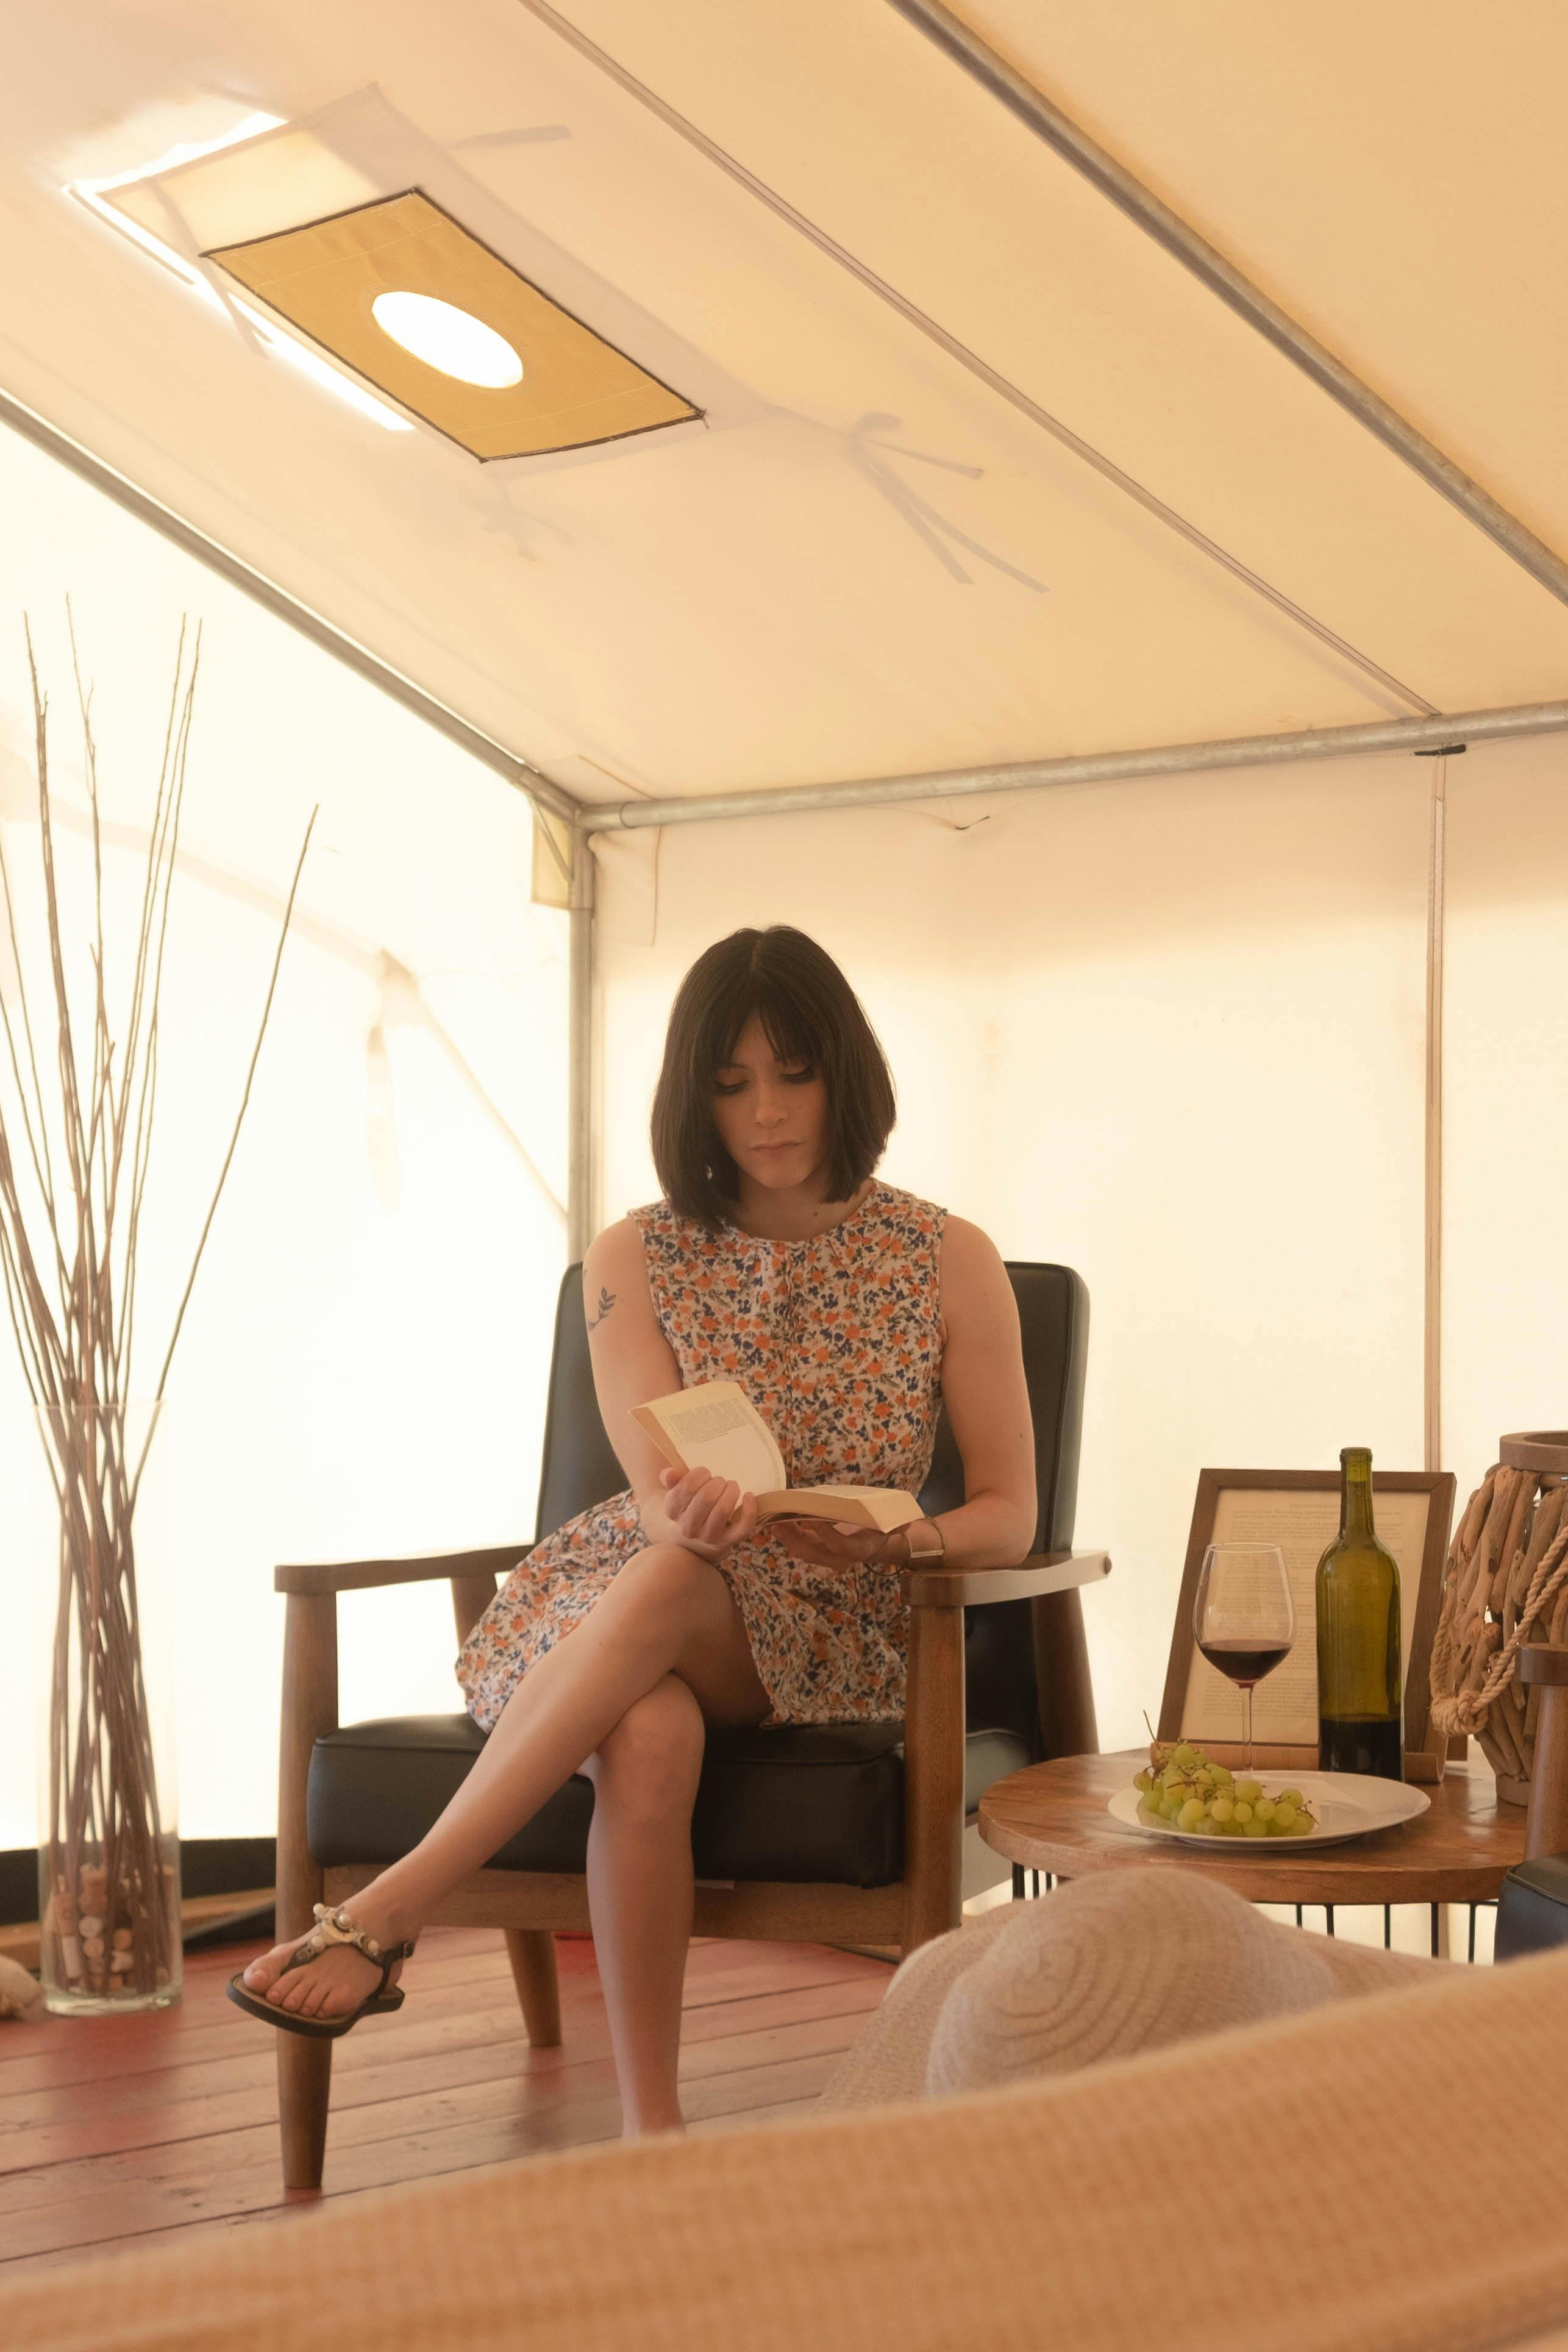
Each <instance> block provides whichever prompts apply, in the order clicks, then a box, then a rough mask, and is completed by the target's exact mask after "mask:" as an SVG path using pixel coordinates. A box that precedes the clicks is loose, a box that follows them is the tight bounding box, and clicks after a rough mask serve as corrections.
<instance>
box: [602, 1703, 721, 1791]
mask: <svg viewBox="0 0 1568 2352" xmlns="http://www.w3.org/2000/svg"><path fill="white" fill-rule="evenodd" d="M706 1737H707V1731H706V1727H705V1725H704V1723H703V1720H702V1710H701V1708H700V1706H699V1705H698V1703H697V1700H696V1698H695V1696H693V1694H692V1692H691V1691H690V1689H689V1687H688V1685H686V1684H685V1683H683V1682H682V1681H681V1680H680V1679H679V1676H678V1675H665V1677H664V1679H663V1681H662V1682H659V1683H656V1684H655V1685H654V1687H653V1689H652V1690H650V1691H648V1692H647V1694H646V1696H644V1697H642V1698H639V1699H637V1700H636V1701H635V1702H634V1703H633V1705H632V1706H628V1707H627V1709H626V1713H625V1715H623V1716H622V1717H621V1719H620V1721H619V1722H618V1723H617V1724H616V1726H615V1727H614V1728H613V1729H612V1730H610V1731H608V1732H606V1733H605V1737H604V1738H603V1739H601V1740H600V1742H599V1745H598V1747H597V1748H595V1751H594V1753H593V1755H592V1756H591V1757H590V1758H589V1759H588V1765H587V1770H588V1776H589V1778H590V1779H591V1780H592V1781H593V1783H594V1786H595V1790H596V1791H597V1793H598V1795H599V1796H600V1797H601V1798H605V1799H607V1800H608V1801H610V1802H612V1803H614V1804H617V1805H621V1806H631V1807H634V1808H636V1809H637V1811H647V1812H649V1813H657V1812H664V1811H668V1810H669V1808H670V1807H671V1806H679V1805H689V1803H690V1801H691V1799H692V1797H693V1796H694V1795H695V1793H696V1789H697V1780H698V1776H699V1774H700V1771H701V1769H702V1749H703V1743H704V1740H705V1739H706Z"/></svg>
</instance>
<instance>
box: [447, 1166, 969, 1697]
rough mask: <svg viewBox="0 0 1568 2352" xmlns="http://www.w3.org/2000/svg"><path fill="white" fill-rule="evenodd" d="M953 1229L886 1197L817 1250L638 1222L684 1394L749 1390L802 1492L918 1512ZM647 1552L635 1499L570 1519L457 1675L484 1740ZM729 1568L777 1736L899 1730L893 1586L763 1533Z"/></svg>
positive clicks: (667, 1215) (528, 1565) (497, 1606)
mask: <svg viewBox="0 0 1568 2352" xmlns="http://www.w3.org/2000/svg"><path fill="white" fill-rule="evenodd" d="M945 1218H946V1213H945V1212H944V1211H943V1210H942V1209H936V1208H932V1207H931V1205H930V1203H929V1202H924V1201H917V1200H916V1199H915V1198H914V1197H913V1195H912V1194H910V1193H908V1192H897V1191H895V1190H894V1188H893V1187H892V1186H891V1185H889V1184H882V1183H879V1182H873V1184H872V1186H871V1189H870V1191H869V1192H868V1193H867V1195H866V1197H865V1199H864V1200H863V1201H862V1202H861V1203H860V1205H859V1207H858V1208H857V1209H855V1210H852V1211H851V1213H849V1215H848V1216H847V1217H846V1218H844V1219H843V1220H842V1221H841V1223H838V1224H837V1225H833V1226H831V1227H829V1228H828V1230H827V1231H826V1233H821V1234H814V1235H813V1236H812V1237H811V1238H810V1239H809V1240H806V1241H798V1242H780V1241H761V1240H758V1239H757V1238H756V1237H755V1236H754V1235H752V1234H743V1233H742V1232H741V1231H740V1230H739V1228H738V1227H737V1226H734V1225H731V1224H725V1225H721V1227H720V1228H719V1229H718V1230H717V1231H716V1232H715V1231H711V1230H710V1229H709V1228H708V1227H707V1226H705V1225H702V1224H700V1223H697V1222H696V1221H695V1220H694V1219H692V1218H689V1217H683V1216H680V1215H679V1214H678V1213H676V1211H675V1210H673V1209H671V1208H670V1207H669V1206H668V1202H658V1204H656V1205H655V1206H654V1207H652V1208H647V1209H637V1210H634V1212H633V1214H632V1222H633V1223H635V1224H636V1225H637V1228H638V1230H639V1231H640V1233H641V1234H642V1237H643V1249H644V1253H645V1255H646V1258H647V1275H648V1287H649V1290H650V1292H651V1294H652V1297H653V1305H654V1311H655V1313H656V1314H657V1316H658V1322H659V1328H660V1329H661V1330H662V1331H663V1333H664V1336H665V1338H666V1339H668V1342H669V1345H670V1347H671V1348H672V1349H673V1350H674V1352H675V1358H676V1361H677V1363H678V1364H679V1367H680V1380H681V1385H682V1387H684V1388H693V1387H695V1386H696V1385H697V1383H698V1382H699V1381H739V1382H740V1384H741V1386H742V1388H743V1389H744V1390H745V1391H746V1393H747V1395H748V1396H749V1397H750V1398H751V1400H752V1403H753V1404H754V1405H755V1406H756V1408H757V1411H758V1412H760V1413H761V1414H762V1416H763V1420H764V1421H765V1422H766V1423H767V1424H768V1427H769V1429H770V1430H771V1431H772V1433H773V1441H774V1443H775V1444H776V1445H777V1446H778V1449H779V1452H780V1453H781V1454H783V1456H784V1467H785V1470H786V1471H787V1473H788V1477H789V1484H790V1485H791V1486H897V1487H902V1488H903V1489H904V1490H905V1491H906V1492H908V1493H910V1494H911V1495H913V1494H918V1493H919V1492H920V1489H921V1486H923V1485H924V1483H925V1480H926V1476H927V1474H928V1473H929V1471H930V1469H931V1452H932V1448H933V1446H934V1444H935V1440H936V1425H937V1414H938V1412H939V1410H940V1406H941V1394H940V1388H939V1381H940V1376H941V1370H942V1309H941V1295H940V1286H939V1282H938V1263H939V1255H940V1251H941V1246H942V1227H943V1224H944V1223H945ZM611 1434H612V1436H613V1435H614V1433H613V1432H612V1433H611ZM646 1545H647V1537H646V1536H645V1535H644V1533H643V1531H642V1526H641V1522H640V1520H639V1517H638V1515H637V1499H636V1497H635V1496H633V1495H631V1494H629V1493H628V1494H625V1495H617V1496H615V1497H614V1499H613V1500H612V1501H610V1502H607V1503H601V1504H599V1505H597V1506H596V1507H595V1508H594V1509H593V1510H591V1511H584V1512H583V1513H581V1515H580V1516H579V1517H576V1518H574V1519H569V1520H568V1521H567V1522H566V1524H565V1526H564V1527H561V1528H557V1529H556V1530H555V1532H554V1534H553V1535H551V1536H547V1537H546V1538H545V1539H544V1541H543V1542H542V1543H540V1544H537V1545H536V1546H535V1547H534V1549H533V1550H532V1551H531V1552H530V1554H529V1555H528V1557H527V1559H523V1560H520V1561H519V1563H518V1565H517V1567H516V1568H515V1569H514V1570H512V1573H511V1575H510V1577H509V1578H508V1579H507V1580H506V1582H505V1584H503V1585H502V1587H501V1589H500V1591H499V1592H498V1593H497V1594H496V1597H495V1599H494V1601H492V1602H491V1603H490V1606H489V1609H487V1610H486V1612H485V1613H484V1615H483V1616H482V1617H481V1618H480V1620H479V1623H478V1624H477V1625H476V1626H475V1628H474V1630H473V1632H472V1633H470V1634H469V1636H468V1640H467V1642H466V1643H464V1644H463V1648H462V1651H461V1653H460V1654H459V1655H458V1666H457V1672H458V1682H459V1683H460V1684H461V1685H462V1688H463V1692H464V1696H465V1697H466V1699H467V1702H468V1712H469V1714H470V1715H471V1716H472V1717H473V1718H474V1720H475V1722H476V1723H478V1724H479V1725H480V1726H481V1727H482V1728H484V1729H485V1730H487V1731H488V1730H489V1729H490V1728H491V1727H492V1726H493V1725H494V1723H495V1720H496V1717H498V1716H499V1715H500V1711H501V1708H502V1706H504V1705H505V1703H506V1700H507V1698H508V1696H509V1695H510V1692H511V1690H512V1689H513V1687H514V1686H515V1685H516V1684H517V1683H518V1681H519V1680H520V1679H521V1676H522V1675H525V1674H526V1673H527V1672H528V1669H529V1668H530V1666H531V1665H532V1664H534V1662H535V1661H536V1660H537V1659H539V1658H542V1657H543V1655H544V1654H545V1653H546V1651H548V1650H550V1649H552V1647H553V1646H554V1644H555V1643H557V1642H558V1641H559V1640H560V1639H561V1637H562V1635H563V1634H564V1633H570V1632H571V1631H572V1628H573V1627H574V1625H578V1624H581V1622H582V1621H583V1619H584V1617H585V1616H586V1615H587V1613H588V1612H589V1610H590V1609H592V1607H593V1606H594V1603H595V1601H597V1600H598V1598H599V1596H600V1594H601V1593H603V1592H604V1591H605V1590H606V1589H607V1588H608V1586H609V1584H610V1582H611V1580H612V1579H613V1578H614V1577H615V1575H616V1571H617V1570H619V1569H620V1568H621V1567H623V1566H624V1564H625V1563H626V1560H628V1559H630V1558H631V1557H632V1555H633V1554H634V1553H635V1552H637V1551H639V1550H642V1549H645V1548H646ZM718 1567H719V1569H720V1571H721V1574H722V1575H723V1576H724V1577H726V1578H727V1579H728V1580H729V1583H730V1586H731V1590H732V1591H733V1593H734V1596H735V1600H736V1601H737V1603H738V1605H739V1607H740V1611H741V1615H742V1619H743V1621H744V1623H745V1628H746V1636H747V1639H748V1641H749V1642H750V1643H751V1649H752V1659H753V1660H754V1662H755V1664H756V1669H757V1673H758V1675H759V1676H760V1678H761V1680H762V1682H763V1685H764V1687H765V1688H766V1690H767V1694H768V1696H769V1698H770V1699H771V1701H772V1702H773V1708H772V1712H771V1714H770V1715H769V1716H768V1717H766V1721H767V1722H768V1723H770V1724H783V1723H845V1722H876V1721H883V1720H887V1719H889V1718H892V1717H899V1716H901V1715H902V1713H903V1711H904V1670H905V1659H906V1654H907V1646H908V1619H909V1611H908V1609H907V1607H906V1606H905V1604H904V1602H903V1601H902V1599H901V1598H900V1588H899V1570H898V1569H897V1568H894V1567H862V1568H848V1569H837V1570H830V1569H823V1568H814V1567H812V1566H811V1565H810V1564H809V1563H808V1562H807V1561H805V1560H801V1559H795V1558H794V1557H793V1555H792V1554H791V1553H789V1552H787V1551H786V1550H785V1549H784V1546H783V1545H782V1544H781V1543H779V1542H777V1541H775V1540H773V1538H768V1537H767V1536H765V1535H759V1536H757V1537H755V1538H752V1541H751V1542H749V1543H744V1544H736V1545H734V1546H732V1547H731V1549H730V1550H729V1551H727V1552H726V1553H725V1554H724V1556H723V1558H722V1559H721V1560H720V1561H719V1562H718Z"/></svg>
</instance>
